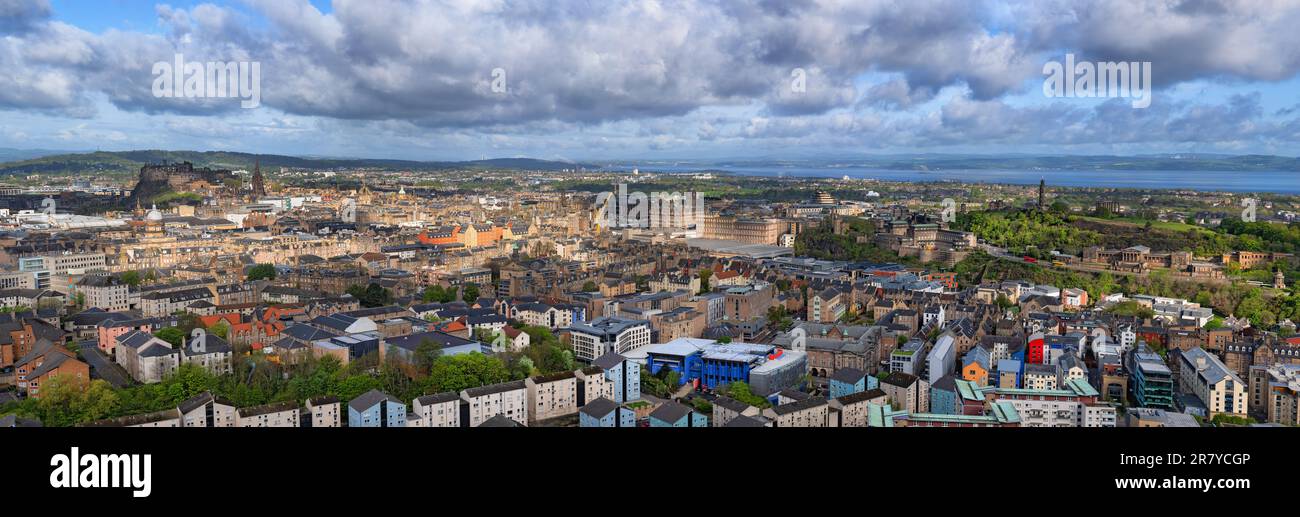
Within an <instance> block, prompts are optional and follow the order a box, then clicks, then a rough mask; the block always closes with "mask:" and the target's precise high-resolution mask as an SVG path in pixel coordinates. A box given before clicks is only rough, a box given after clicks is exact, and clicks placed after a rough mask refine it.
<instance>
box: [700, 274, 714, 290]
mask: <svg viewBox="0 0 1300 517" xmlns="http://www.w3.org/2000/svg"><path fill="white" fill-rule="evenodd" d="M712 277H713V270H712V269H701V270H700V294H704V293H707V292H709V291H712V289H710V288H709V279H710V278H712Z"/></svg>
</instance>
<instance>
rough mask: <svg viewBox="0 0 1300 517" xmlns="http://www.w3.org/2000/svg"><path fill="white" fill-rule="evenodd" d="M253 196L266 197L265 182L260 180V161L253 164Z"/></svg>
mask: <svg viewBox="0 0 1300 517" xmlns="http://www.w3.org/2000/svg"><path fill="white" fill-rule="evenodd" d="M253 195H254V196H257V197H264V196H266V182H265V180H264V179H263V178H262V162H261V160H258V161H255V162H253Z"/></svg>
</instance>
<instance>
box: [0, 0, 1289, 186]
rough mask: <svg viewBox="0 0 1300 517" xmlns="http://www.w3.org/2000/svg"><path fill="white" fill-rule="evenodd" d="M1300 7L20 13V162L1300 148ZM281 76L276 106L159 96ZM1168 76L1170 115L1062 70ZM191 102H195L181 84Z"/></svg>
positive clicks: (51, 9) (534, 4)
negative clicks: (1072, 90) (226, 76)
mask: <svg viewBox="0 0 1300 517" xmlns="http://www.w3.org/2000/svg"><path fill="white" fill-rule="evenodd" d="M1297 26H1300V0H1024V1H1010V0H1008V1H997V2H994V1H983V0H844V1H827V0H822V1H815V0H813V1H808V2H788V1H784V0H753V1H741V0H734V1H720V0H719V1H703V0H660V1H650V0H646V1H621V0H585V1H584V0H572V1H569V0H409V1H401V0H333V1H331V0H313V1H307V0H237V1H230V2H193V1H172V2H169V3H156V2H147V1H134V0H0V147H7V148H17V149H54V150H130V149H173V150H179V149H191V150H231V151H242V152H256V153H275V154H289V155H298V156H335V157H344V156H346V157H369V158H400V159H415V160H463V159H483V158H501V157H533V158H542V159H555V160H574V161H599V160H619V161H626V160H640V159H645V160H651V159H737V158H763V159H780V158H790V159H807V158H838V157H853V156H862V155H873V154H911V153H962V154H967V153H975V154H1000V153H1031V154H1119V155H1130V154H1153V153H1188V152H1201V153H1226V154H1279V155H1286V156H1296V155H1300V77H1297V75H1298V73H1300V31H1296V30H1295V27H1297ZM177 54H180V55H183V56H184V59H185V61H187V62H199V63H206V62H223V63H225V62H234V63H238V62H243V63H246V64H247V63H253V62H256V63H258V66H259V67H260V72H261V73H260V84H259V86H260V88H259V91H260V102H259V103H258V105H257V106H256V107H253V108H244V107H241V104H240V99H234V98H177V97H165V96H158V95H156V93H157V90H158V88H157V87H156V86H157V84H156V83H157V79H158V77H159V76H158V75H155V73H154V70H155V69H156V64H157V63H172V62H174V61H175V57H176V55H177ZM1066 54H1072V55H1074V56H1075V59H1076V61H1079V62H1088V63H1103V62H1125V63H1127V62H1150V63H1151V74H1150V81H1151V82H1152V84H1153V87H1154V90H1153V92H1152V94H1151V97H1150V99H1151V102H1150V106H1149V107H1146V108H1135V107H1134V103H1133V102H1132V101H1133V99H1130V98H1123V97H1116V98H1081V97H1077V96H1076V97H1060V96H1056V97H1049V96H1048V95H1046V94H1045V92H1044V81H1045V79H1046V76H1045V73H1044V70H1045V65H1047V64H1049V63H1052V62H1064V61H1065V56H1066ZM177 88H178V89H179V88H180V86H179V85H178V86H177Z"/></svg>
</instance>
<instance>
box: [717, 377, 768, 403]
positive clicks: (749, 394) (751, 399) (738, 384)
mask: <svg viewBox="0 0 1300 517" xmlns="http://www.w3.org/2000/svg"><path fill="white" fill-rule="evenodd" d="M717 391H718V393H721V394H723V395H726V396H728V397H731V398H733V399H736V400H738V401H740V402H744V403H745V404H749V405H751V406H754V407H756V408H759V409H763V408H769V407H772V403H771V402H768V401H767V399H765V398H763V397H761V396H758V395H755V394H754V392H753V391H751V390H750V389H749V384H746V383H745V382H744V381H734V382H731V383H728V384H724V385H722V386H719V387H718V390H717Z"/></svg>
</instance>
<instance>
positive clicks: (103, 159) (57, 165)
mask: <svg viewBox="0 0 1300 517" xmlns="http://www.w3.org/2000/svg"><path fill="white" fill-rule="evenodd" d="M3 156H4V155H3V154H0V157H3ZM186 161H188V162H191V163H193V164H194V166H195V167H211V168H214V169H231V170H237V169H249V170H251V169H252V168H253V164H254V163H261V165H262V167H264V168H267V169H271V170H274V169H276V168H278V167H288V168H294V169H312V170H327V169H337V168H346V169H360V168H365V169H388V170H447V169H520V170H562V169H571V168H576V167H587V168H592V166H590V165H583V164H576V163H567V162H557V161H548V160H536V159H532V158H496V159H490V160H471V161H460V162H455V161H449V162H422V161H412V160H381V159H367V158H302V157H297V156H284V155H278V154H250V153H234V152H225V151H202V152H201V151H160V150H144V151H117V152H108V151H98V152H93V153H75V154H53V155H48V156H36V157H30V158H26V159H19V160H17V161H6V162H4V163H0V175H15V174H17V175H27V174H66V173H121V174H134V173H137V172H139V170H140V167H142V166H144V165H146V164H150V163H163V162H169V163H174V162H186Z"/></svg>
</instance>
